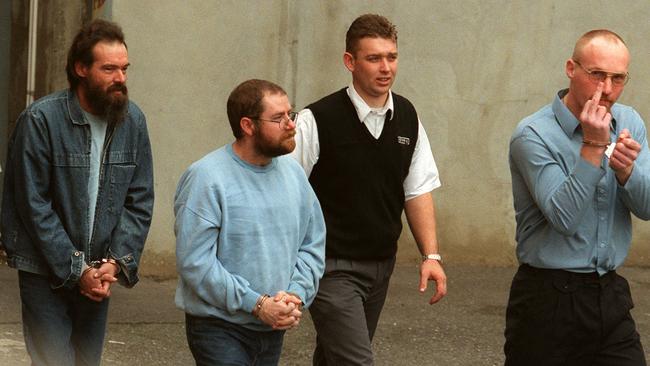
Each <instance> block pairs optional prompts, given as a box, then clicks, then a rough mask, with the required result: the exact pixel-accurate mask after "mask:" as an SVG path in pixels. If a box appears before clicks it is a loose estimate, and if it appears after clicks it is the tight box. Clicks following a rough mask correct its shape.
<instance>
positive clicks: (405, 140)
mask: <svg viewBox="0 0 650 366" xmlns="http://www.w3.org/2000/svg"><path fill="white" fill-rule="evenodd" d="M397 143H398V144H400V145H410V144H411V139H410V138H408V137H404V136H397Z"/></svg>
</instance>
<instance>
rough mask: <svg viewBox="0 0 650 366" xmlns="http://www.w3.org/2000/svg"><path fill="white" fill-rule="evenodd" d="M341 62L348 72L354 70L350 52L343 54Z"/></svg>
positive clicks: (352, 57)
mask: <svg viewBox="0 0 650 366" xmlns="http://www.w3.org/2000/svg"><path fill="white" fill-rule="evenodd" d="M343 64H344V65H345V67H346V68H347V69H348V70H350V72H352V71H354V56H353V55H352V54H351V53H350V52H346V53H344V54H343Z"/></svg>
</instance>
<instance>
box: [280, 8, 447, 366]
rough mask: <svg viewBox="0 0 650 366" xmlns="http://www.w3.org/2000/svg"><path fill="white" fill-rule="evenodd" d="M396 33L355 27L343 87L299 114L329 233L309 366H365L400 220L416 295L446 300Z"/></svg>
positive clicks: (365, 19) (431, 171)
mask: <svg viewBox="0 0 650 366" xmlns="http://www.w3.org/2000/svg"><path fill="white" fill-rule="evenodd" d="M397 61H398V57H397V30H396V29H395V26H394V25H393V24H392V23H391V22H390V21H389V20H388V19H386V18H385V17H383V16H380V15H376V14H365V15H362V16H360V17H358V18H357V19H355V20H354V21H353V22H352V24H351V25H350V28H348V32H347V34H346V39H345V53H344V54H343V62H344V64H345V67H346V68H347V69H348V70H349V71H350V73H351V74H352V82H351V83H350V85H348V87H346V88H343V89H340V90H338V91H337V92H335V93H333V94H330V95H329V96H326V97H324V98H322V99H320V100H318V101H316V102H314V103H312V104H310V105H308V106H307V108H306V109H305V110H303V111H301V112H300V115H299V117H298V121H297V136H296V149H295V150H294V152H293V153H292V155H293V156H294V157H295V158H296V159H297V160H298V161H299V162H300V163H301V165H302V166H303V168H304V170H305V171H306V173H307V175H309V181H310V182H311V184H312V186H313V187H314V191H316V194H317V196H318V199H319V200H320V202H321V203H322V205H323V213H324V216H325V222H326V223H327V244H326V256H327V259H326V267H325V274H324V275H323V279H322V280H321V282H320V290H319V291H318V296H317V297H316V299H315V300H314V303H313V305H312V307H311V309H310V314H311V316H312V319H313V320H314V326H315V328H316V332H317V337H316V350H315V352H314V359H313V363H314V365H372V364H373V363H374V361H373V354H372V345H371V341H372V338H373V335H374V334H375V329H376V328H377V322H378V321H379V315H380V313H381V310H382V307H383V306H384V301H385V299H386V294H387V292H388V283H389V281H390V277H391V274H392V273H393V266H394V265H395V255H396V253H397V239H398V238H399V236H400V234H401V232H402V217H401V216H402V211H404V212H405V213H406V218H407V220H408V223H409V226H410V228H411V231H412V232H413V236H414V237H415V240H416V243H417V245H418V248H419V249H420V252H421V254H422V255H423V260H422V263H421V265H420V278H419V279H420V281H419V287H418V289H419V291H420V292H421V293H424V292H425V291H426V288H427V283H428V281H429V280H433V281H435V283H436V291H435V294H434V295H433V296H432V297H431V298H430V299H429V303H430V304H433V303H436V302H438V301H439V300H440V299H442V298H443V296H445V294H446V292H447V285H446V281H447V278H446V276H445V272H444V270H443V268H442V265H441V257H440V254H439V253H438V240H437V237H436V220H435V215H434V205H433V197H432V194H431V191H432V190H433V189H435V188H437V187H439V186H440V180H439V178H438V169H437V168H436V164H435V161H434V159H433V155H432V153H431V149H430V147H429V140H428V138H427V135H426V133H425V131H424V128H423V127H422V123H420V120H419V118H418V115H417V112H416V110H415V108H414V107H413V105H412V104H411V102H409V100H408V99H406V98H404V97H402V96H400V95H398V94H396V93H394V92H392V91H391V86H392V85H393V82H394V81H395V76H396V73H397Z"/></svg>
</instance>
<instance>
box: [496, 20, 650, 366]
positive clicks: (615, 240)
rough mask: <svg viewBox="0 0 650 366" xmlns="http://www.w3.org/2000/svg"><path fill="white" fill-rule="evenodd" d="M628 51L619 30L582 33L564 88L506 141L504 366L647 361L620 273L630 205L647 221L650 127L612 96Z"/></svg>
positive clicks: (620, 84)
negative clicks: (509, 242)
mask: <svg viewBox="0 0 650 366" xmlns="http://www.w3.org/2000/svg"><path fill="white" fill-rule="evenodd" d="M629 61H630V53H629V51H628V49H627V46H626V45H625V42H623V40H622V39H621V37H619V36H618V35H617V34H615V33H614V32H612V31H609V30H604V29H599V30H593V31H590V32H587V33H585V34H584V35H583V36H582V37H580V38H579V39H578V41H577V42H576V44H575V47H574V51H573V55H572V56H571V58H569V59H568V60H567V61H566V64H565V73H566V75H567V77H568V78H569V88H568V89H564V90H560V91H559V92H558V93H557V94H556V95H555V96H554V97H553V102H552V103H551V104H548V105H546V106H545V107H543V108H542V109H540V110H539V111H537V112H535V113H534V114H532V115H530V116H528V117H526V118H524V119H523V120H522V121H521V122H520V123H519V125H518V126H517V128H516V129H515V131H514V133H513V135H512V138H511V140H510V155H509V157H510V172H511V175H512V193H513V198H514V208H515V218H516V221H517V230H516V240H517V258H518V260H519V263H520V266H519V269H518V271H517V273H516V274H515V276H514V279H513V280H512V286H511V288H510V299H509V301H508V308H507V311H506V329H505V338H506V343H505V346H504V351H505V355H506V362H505V364H506V365H507V366H519V365H521V366H523V365H525V366H537V365H539V366H542V365H543V366H553V365H572V366H581V365H584V366H587V365H589V366H591V365H601V366H606V365H610V366H641V365H645V364H646V361H645V354H644V352H643V347H642V346H641V342H640V337H639V333H638V332H637V331H636V326H635V323H634V319H633V318H632V315H631V314H630V309H631V308H632V307H633V303H632V297H631V294H630V287H629V285H628V283H627V281H626V280H625V278H623V277H622V276H620V275H619V274H617V273H616V269H617V268H619V267H620V266H621V265H622V264H623V262H624V261H625V258H626V257H627V254H628V250H629V248H630V242H631V239H632V222H631V221H632V214H633V215H635V216H637V217H638V218H641V219H643V220H648V219H650V154H649V151H648V142H647V137H646V128H645V124H644V122H643V120H642V119H641V116H639V114H638V113H637V112H636V111H635V110H634V109H633V108H631V107H629V106H626V105H623V104H619V103H616V101H617V99H618V97H619V96H620V95H621V93H623V88H624V86H625V84H626V83H627V82H628V80H629V79H630V78H629V75H628V65H629Z"/></svg>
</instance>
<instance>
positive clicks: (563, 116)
mask: <svg viewBox="0 0 650 366" xmlns="http://www.w3.org/2000/svg"><path fill="white" fill-rule="evenodd" d="M568 92H569V89H562V90H560V91H559V92H557V94H556V95H555V99H553V104H552V109H553V114H554V115H555V119H556V120H557V122H558V123H559V124H560V127H561V128H562V130H563V131H564V133H565V134H566V135H567V136H568V137H569V138H571V137H572V136H573V134H574V133H575V131H576V130H577V129H578V128H579V127H580V121H578V119H577V118H576V116H574V115H573V113H571V111H570V110H569V108H567V106H566V105H565V104H564V102H562V98H564V96H565V95H567V93H568ZM610 113H611V112H610ZM609 129H610V131H612V132H615V131H616V120H615V119H614V116H612V122H611V123H610V125H609Z"/></svg>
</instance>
